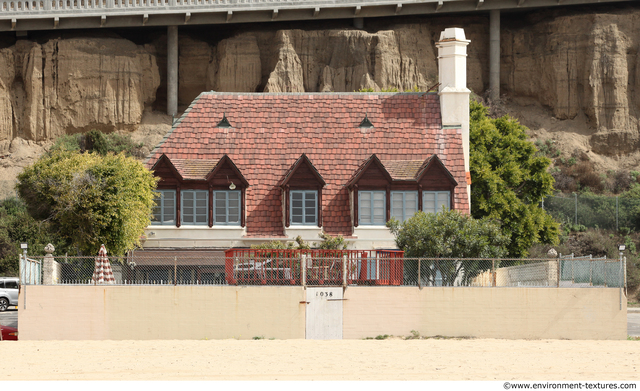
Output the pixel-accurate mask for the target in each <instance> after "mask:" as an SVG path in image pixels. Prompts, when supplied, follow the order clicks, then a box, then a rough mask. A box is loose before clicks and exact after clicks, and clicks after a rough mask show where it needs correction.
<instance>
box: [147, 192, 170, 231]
mask: <svg viewBox="0 0 640 391" xmlns="http://www.w3.org/2000/svg"><path fill="white" fill-rule="evenodd" d="M155 193H156V194H157V195H158V196H157V197H154V201H155V202H156V206H154V208H153V217H154V219H153V220H151V224H152V225H176V191H175V190H156V191H155ZM165 194H172V195H173V210H171V219H165V218H166V217H167V213H166V212H167V210H166V207H165V200H166V197H165ZM156 208H160V220H157V219H156Z"/></svg>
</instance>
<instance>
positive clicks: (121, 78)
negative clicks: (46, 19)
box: [0, 38, 160, 150]
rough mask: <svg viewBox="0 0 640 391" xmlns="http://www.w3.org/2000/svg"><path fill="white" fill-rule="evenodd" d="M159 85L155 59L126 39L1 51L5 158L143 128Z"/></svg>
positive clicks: (0, 145) (0, 143) (0, 135)
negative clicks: (33, 144) (33, 146)
mask: <svg viewBox="0 0 640 391" xmlns="http://www.w3.org/2000/svg"><path fill="white" fill-rule="evenodd" d="M159 85H160V74H159V72H158V66H157V65H156V59H155V57H154V56H153V55H151V54H150V53H148V51H147V50H146V49H145V48H143V47H138V46H136V45H135V44H133V43H132V42H130V41H126V40H123V39H113V38H102V39H83V38H71V39H52V40H49V41H48V42H46V43H44V44H40V43H37V42H32V41H28V40H19V41H17V42H16V44H15V45H13V46H12V47H9V48H5V49H2V50H0V150H7V149H8V148H9V144H10V142H11V141H12V140H13V139H15V138H22V139H27V140H32V141H47V140H52V139H54V138H56V137H58V136H60V135H63V134H65V133H74V132H78V131H83V130H85V129H86V130H90V129H91V128H98V129H103V130H106V131H111V130H115V129H127V128H130V127H131V126H132V125H135V124H138V123H140V120H141V119H142V113H143V111H144V108H145V105H149V104H151V103H152V102H153V101H154V100H155V93H156V89H157V88H158V86H159Z"/></svg>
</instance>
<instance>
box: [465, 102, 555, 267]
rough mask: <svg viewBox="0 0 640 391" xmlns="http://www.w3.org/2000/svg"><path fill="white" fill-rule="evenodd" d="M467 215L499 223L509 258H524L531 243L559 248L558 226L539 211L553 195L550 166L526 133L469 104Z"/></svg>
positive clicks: (507, 120) (512, 122)
mask: <svg viewBox="0 0 640 391" xmlns="http://www.w3.org/2000/svg"><path fill="white" fill-rule="evenodd" d="M469 120H470V135H469V139H470V145H471V154H470V166H471V183H472V184H471V215H472V216H473V217H475V218H477V219H479V218H483V217H490V218H493V219H497V220H499V221H500V222H501V223H502V229H503V232H504V233H505V234H506V235H507V236H509V238H510V241H509V245H508V246H507V248H508V251H509V256H511V257H525V256H527V255H528V251H529V248H531V246H532V245H533V244H536V243H548V244H556V243H558V236H559V225H558V223H557V222H556V221H555V220H554V219H553V218H552V217H551V216H550V215H549V214H548V213H546V212H545V211H544V210H543V209H541V208H540V207H539V206H538V205H539V204H540V202H541V201H542V198H543V197H544V196H547V195H549V194H551V193H552V192H553V183H554V179H553V177H552V176H551V174H549V173H548V172H547V168H548V167H549V164H551V161H550V160H549V159H548V158H546V157H544V156H539V155H538V154H537V149H536V147H535V145H534V144H533V143H531V142H529V141H527V136H526V133H525V130H526V128H525V127H524V126H522V125H520V124H519V123H518V121H517V120H514V119H512V118H509V117H508V116H504V117H501V118H497V119H490V118H488V117H487V108H486V107H484V106H482V105H481V104H480V103H478V102H475V101H471V104H470V118H469Z"/></svg>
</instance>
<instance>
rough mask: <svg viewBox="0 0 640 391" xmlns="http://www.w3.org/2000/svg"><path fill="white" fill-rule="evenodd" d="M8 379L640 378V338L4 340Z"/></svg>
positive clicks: (3, 367) (1, 348) (0, 363)
mask: <svg viewBox="0 0 640 391" xmlns="http://www.w3.org/2000/svg"><path fill="white" fill-rule="evenodd" d="M0 352H2V357H3V359H2V360H0V371H1V372H2V373H3V374H4V375H3V380H159V381H163V380H574V381H578V380H579V381H588V380H609V381H626V380H633V381H638V380H640V341H568V340H541V341H540V340H538V341H523V340H515V341H514V340H491V339H423V340H402V339H392V340H341V341H340V340H333V341H310V340H249V341H237V340H215V341H214V340H210V341H191V340H187V341H179V340H171V341H18V342H9V341H6V342H2V343H0Z"/></svg>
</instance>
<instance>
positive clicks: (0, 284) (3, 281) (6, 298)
mask: <svg viewBox="0 0 640 391" xmlns="http://www.w3.org/2000/svg"><path fill="white" fill-rule="evenodd" d="M19 290H20V280H19V279H18V278H16V277H0V312H2V311H6V310H7V308H9V306H17V305H18V291H19Z"/></svg>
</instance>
